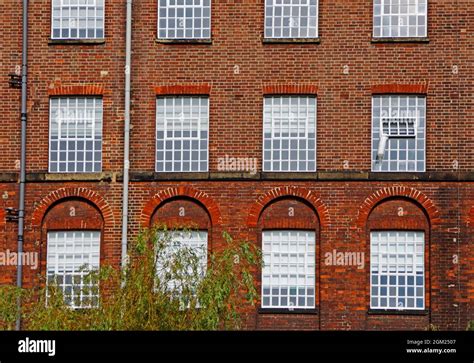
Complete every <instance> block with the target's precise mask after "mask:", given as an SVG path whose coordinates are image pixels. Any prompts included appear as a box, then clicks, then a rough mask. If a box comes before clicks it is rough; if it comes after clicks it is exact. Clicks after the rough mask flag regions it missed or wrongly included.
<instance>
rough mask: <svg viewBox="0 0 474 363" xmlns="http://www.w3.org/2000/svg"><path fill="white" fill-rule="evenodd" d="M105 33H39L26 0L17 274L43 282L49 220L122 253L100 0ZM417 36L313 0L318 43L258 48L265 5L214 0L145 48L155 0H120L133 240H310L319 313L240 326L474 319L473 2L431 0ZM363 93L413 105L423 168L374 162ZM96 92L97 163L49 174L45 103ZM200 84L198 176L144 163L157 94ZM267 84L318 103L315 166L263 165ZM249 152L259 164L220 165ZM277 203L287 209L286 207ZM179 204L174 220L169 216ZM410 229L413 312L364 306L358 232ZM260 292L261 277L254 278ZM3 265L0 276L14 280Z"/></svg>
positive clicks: (40, 14)
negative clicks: (417, 276) (424, 35)
mask: <svg viewBox="0 0 474 363" xmlns="http://www.w3.org/2000/svg"><path fill="white" fill-rule="evenodd" d="M1 3H2V14H1V15H0V19H1V24H2V35H3V36H2V39H1V40H0V69H1V71H2V72H1V74H2V82H1V83H0V102H1V105H2V122H3V127H1V128H0V196H1V199H0V207H1V208H0V251H6V250H8V249H9V250H12V251H15V250H16V236H17V224H16V223H15V222H14V221H9V220H7V213H6V208H17V207H18V168H19V163H18V159H19V158H20V123H19V119H20V93H19V90H16V89H11V88H9V87H8V74H9V73H14V72H15V71H16V70H17V67H18V66H19V65H20V64H21V11H20V10H21V7H19V6H18V1H13V0H4V1H2V2H1ZM105 3H106V7H105V19H106V21H105V41H103V42H97V43H84V42H82V43H81V42H76V43H75V44H65V43H64V42H62V43H61V42H57V41H55V42H52V41H51V40H50V32H51V31H50V30H51V3H50V0H37V1H30V21H29V27H30V30H29V36H30V40H29V53H28V58H29V67H28V72H29V83H28V133H27V180H28V183H27V186H26V190H27V198H26V225H25V228H26V229H25V233H26V235H25V236H26V240H25V251H27V252H38V253H39V256H40V267H39V269H38V270H32V269H30V267H29V266H25V267H24V284H25V286H28V287H31V286H35V285H37V284H40V283H42V282H43V281H44V276H45V266H46V247H47V244H46V234H47V231H48V230H71V229H94V230H101V231H102V234H101V238H102V240H101V263H102V264H111V265H113V266H116V267H118V266H119V265H120V259H121V217H122V204H121V203H122V169H123V133H124V126H123V124H124V97H125V96H124V83H125V82H124V80H125V72H124V71H125V69H124V66H125V63H124V62H125V1H118V0H113V1H112V0H111V1H108V0H106V1H105ZM428 3H429V8H428V39H429V41H423V42H373V41H372V1H370V0H350V1H349V0H338V1H325V0H320V1H319V35H320V39H319V42H313V43H301V42H286V43H285V42H284V43H267V42H263V41H262V38H263V22H264V19H263V14H264V5H263V4H264V1H263V0H242V1H226V0H213V1H212V22H211V23H212V42H209V43H203V42H201V43H192V42H191V43H190V42H187V43H180V44H177V43H173V42H157V41H156V38H157V1H156V0H135V1H134V2H133V4H134V5H133V46H132V48H133V54H132V69H131V77H132V106H131V110H132V117H131V118H132V119H131V123H132V131H131V157H130V166H131V182H130V203H129V222H130V226H129V238H130V239H132V238H134V236H135V235H136V234H137V232H138V230H139V229H140V228H142V227H147V226H150V225H151V224H154V223H165V224H167V225H169V226H182V225H189V224H191V225H195V226H197V227H198V228H200V229H207V230H208V236H209V241H208V242H209V250H211V251H212V250H214V249H218V248H219V246H222V244H223V242H224V241H223V238H222V232H223V231H227V232H229V233H230V234H231V235H232V236H234V237H235V238H238V239H248V240H250V241H252V242H253V243H256V244H258V245H261V232H262V230H264V229H306V230H313V231H314V232H315V236H316V272H315V273H316V286H315V291H316V299H315V300H316V309H315V310H314V311H310V312H308V313H304V314H302V313H300V312H295V313H292V312H281V311H278V312H268V311H266V312H264V311H262V310H261V309H259V306H256V307H248V306H245V307H243V308H242V309H243V312H244V314H245V315H244V316H245V319H244V323H245V325H244V326H245V328H247V329H321V330H332V329H362V330H390V329H418V330H423V329H428V328H429V327H430V326H432V327H436V328H439V329H448V330H459V329H460V330H464V329H465V328H466V326H467V324H468V322H469V321H470V320H474V252H473V251H474V248H473V245H472V244H473V236H474V152H473V150H474V122H472V120H473V112H472V110H473V97H472V95H473V94H474V86H473V85H474V82H473V81H474V77H473V73H474V72H473V69H472V55H473V51H474V42H473V34H474V25H473V24H474V11H473V6H472V5H473V4H472V1H471V0H429V1H428ZM375 94H420V95H425V96H426V99H427V107H426V116H427V126H426V136H427V138H426V173H415V174H410V173H398V174H395V173H385V174H381V173H378V174H377V173H373V172H371V123H372V119H371V112H372V111H371V109H372V95H375ZM88 95H89V96H99V97H102V99H103V156H102V172H101V173H95V174H83V175H82V174H50V173H48V150H49V108H50V106H49V100H50V97H52V96H88ZM171 95H203V96H209V102H210V103H209V104H210V118H209V125H210V126H209V172H208V173H199V174H196V173H194V174H193V173H182V174H180V173H172V174H171V173H170V174H166V173H155V172H154V171H155V147H156V97H157V96H171ZM266 95H311V96H316V97H317V137H316V138H317V153H316V155H317V172H315V173H304V174H298V173H283V174H277V173H264V172H262V165H261V164H262V163H261V160H262V138H263V135H262V118H263V115H262V110H263V98H264V96H266ZM226 155H227V156H229V157H234V158H255V159H256V160H257V173H256V174H250V173H248V172H240V171H238V172H236V171H225V170H220V169H218V160H219V158H223V157H225V156H226ZM290 210H291V213H289V211H290ZM183 211H184V214H183ZM380 229H393V230H418V231H424V232H425V236H426V246H425V268H426V270H425V287H426V294H425V302H426V309H425V310H424V311H422V312H421V313H419V314H407V313H396V314H393V313H392V314H386V313H385V314H384V313H380V312H372V311H370V309H369V301H370V299H369V297H370V291H369V288H370V287H369V286H370V284H369V277H370V276H369V274H370V269H369V266H370V253H369V247H370V243H369V242H370V241H369V236H370V231H371V230H380ZM333 250H337V251H341V252H346V251H347V252H364V254H365V260H364V268H362V269H359V268H358V267H357V266H330V265H327V264H325V257H324V256H325V255H326V253H331V252H332V251H333ZM255 276H256V280H257V284H258V288H259V289H260V286H261V276H260V271H256V272H255ZM15 279H16V269H15V266H0V283H3V284H6V283H10V284H11V283H15Z"/></svg>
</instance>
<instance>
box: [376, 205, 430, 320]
mask: <svg viewBox="0 0 474 363" xmlns="http://www.w3.org/2000/svg"><path fill="white" fill-rule="evenodd" d="M368 237H369V240H370V246H369V249H370V309H371V310H392V311H397V310H398V311H407V310H421V311H422V310H424V309H425V308H426V305H427V295H426V292H427V291H428V289H427V284H428V282H429V281H428V279H427V273H426V270H427V265H428V261H429V259H428V253H429V249H428V248H427V246H428V241H429V222H428V219H427V217H426V215H425V214H424V212H423V211H422V210H421V209H420V207H419V206H418V205H416V204H415V203H413V202H411V201H408V200H404V199H391V200H387V201H384V202H382V203H380V204H379V205H377V206H376V207H375V208H374V209H373V211H372V212H371V214H370V216H369V219H368Z"/></svg>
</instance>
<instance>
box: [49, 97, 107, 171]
mask: <svg viewBox="0 0 474 363" xmlns="http://www.w3.org/2000/svg"><path fill="white" fill-rule="evenodd" d="M56 104H57V106H56ZM81 104H84V107H83V108H82V107H80V106H81ZM81 116H82V117H81ZM82 124H84V127H80V126H81V125H82ZM71 126H74V127H71ZM102 128H103V100H102V98H101V97H76V96H73V97H68V96H66V97H63V96H61V97H52V98H51V99H50V117H49V160H48V171H49V172H50V173H98V172H101V171H102V157H103V134H102ZM80 130H81V131H83V132H84V135H83V136H78V131H80ZM54 134H57V135H56V136H54ZM54 137H57V139H54ZM81 143H82V144H81ZM62 145H65V149H62V148H61V146H62ZM73 145H75V146H74V147H73ZM78 145H83V148H82V149H81V148H78ZM70 146H71V148H70ZM88 146H90V147H91V148H90V149H88V148H87V147H88ZM63 155H64V160H62V159H63ZM81 158H82V160H80V159H81ZM61 164H65V170H62V169H61ZM53 165H55V166H56V168H53ZM88 165H91V169H90V170H88V168H87V166H88ZM71 166H73V168H70V167H71ZM81 169H82V170H81Z"/></svg>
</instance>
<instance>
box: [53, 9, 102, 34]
mask: <svg viewBox="0 0 474 363" xmlns="http://www.w3.org/2000/svg"><path fill="white" fill-rule="evenodd" d="M73 1H75V2H76V4H70V2H73ZM84 1H85V2H86V3H85V4H82V3H81V4H79V3H80V1H79V0H68V3H67V4H66V2H65V0H51V39H65V40H68V39H71V40H73V39H78V40H79V39H104V38H105V0H84ZM99 7H102V14H100V13H99V11H98V8H99ZM84 8H85V10H84ZM57 9H59V17H58V16H57V15H58V14H57ZM73 12H75V15H76V16H74V17H73ZM81 15H82V16H81ZM101 15H102V16H101ZM57 22H59V27H55V24H57ZM65 22H67V23H68V26H67V27H64V28H63V24H64V23H65ZM91 22H93V23H94V24H93V27H92V28H89V25H90V23H91ZM84 23H85V26H86V27H85V28H84V27H83V26H81V25H84ZM57 29H59V36H58V35H55V34H54V33H55V30H57ZM63 29H67V30H68V35H67V36H64V35H63ZM84 29H85V32H86V33H85V35H83V36H81V30H84ZM73 30H74V31H75V32H76V36H73V35H72V34H71V33H72V31H73ZM89 30H93V33H94V34H93V35H92V36H91V35H89ZM100 32H102V34H100Z"/></svg>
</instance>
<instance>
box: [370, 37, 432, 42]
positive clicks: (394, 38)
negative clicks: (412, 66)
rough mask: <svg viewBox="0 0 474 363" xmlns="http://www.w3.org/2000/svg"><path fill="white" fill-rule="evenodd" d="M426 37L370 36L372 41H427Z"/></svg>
mask: <svg viewBox="0 0 474 363" xmlns="http://www.w3.org/2000/svg"><path fill="white" fill-rule="evenodd" d="M429 42H430V40H429V38H427V37H415V38H413V37H411V38H408V37H406V38H402V37H386V38H372V43H429Z"/></svg>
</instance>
